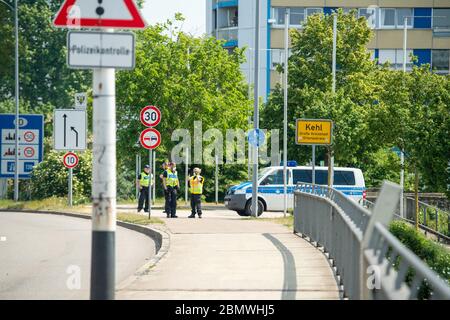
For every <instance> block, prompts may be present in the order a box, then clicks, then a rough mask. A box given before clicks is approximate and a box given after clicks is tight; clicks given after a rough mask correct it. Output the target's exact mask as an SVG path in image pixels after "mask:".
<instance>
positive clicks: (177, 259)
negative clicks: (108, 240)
mask: <svg viewBox="0 0 450 320" xmlns="http://www.w3.org/2000/svg"><path fill="white" fill-rule="evenodd" d="M188 215H189V212H188V211H187V210H180V211H179V213H178V216H180V218H178V219H167V220H166V232H167V233H168V234H169V236H170V248H169V251H168V253H167V254H166V255H165V256H164V257H163V258H162V259H161V260H160V261H159V262H158V263H157V264H156V265H155V266H154V267H152V268H151V269H150V270H148V272H147V273H146V274H144V275H138V276H134V277H131V278H129V279H128V280H127V281H125V282H123V283H122V284H120V285H119V287H118V291H117V298H118V299H339V297H340V292H339V290H338V287H337V285H336V281H335V278H334V276H333V273H332V270H331V268H330V266H329V264H328V262H327V260H326V258H325V257H324V256H323V254H322V253H321V252H319V251H318V250H317V249H316V248H314V247H313V246H312V245H310V244H309V243H308V242H306V241H305V240H303V239H301V238H300V237H298V236H296V235H294V234H293V233H292V232H291V231H290V230H289V229H288V228H286V227H285V226H282V225H280V224H276V223H273V222H266V221H255V220H251V219H242V218H240V217H239V216H238V215H237V214H236V213H234V212H231V211H228V210H214V211H207V212H205V213H204V218H203V219H187V216H188ZM264 215H265V216H266V217H273V216H281V215H282V214H280V213H269V214H266V213H264ZM153 216H159V217H165V215H163V213H162V212H161V210H153ZM164 219H166V218H164Z"/></svg>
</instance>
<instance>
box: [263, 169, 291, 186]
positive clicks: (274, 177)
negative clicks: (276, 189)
mask: <svg viewBox="0 0 450 320" xmlns="http://www.w3.org/2000/svg"><path fill="white" fill-rule="evenodd" d="M286 173H287V174H288V173H289V171H288V172H286ZM283 183H284V182H283V170H275V171H273V172H272V173H270V174H269V175H268V176H267V177H265V178H264V180H263V181H261V185H268V184H283Z"/></svg>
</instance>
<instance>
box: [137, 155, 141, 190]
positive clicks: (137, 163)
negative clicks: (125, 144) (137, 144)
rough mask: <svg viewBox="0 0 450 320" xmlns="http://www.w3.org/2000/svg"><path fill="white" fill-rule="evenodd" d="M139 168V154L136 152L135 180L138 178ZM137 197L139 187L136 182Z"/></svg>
mask: <svg viewBox="0 0 450 320" xmlns="http://www.w3.org/2000/svg"><path fill="white" fill-rule="evenodd" d="M140 170H141V155H140V154H136V180H138V178H139V174H140V172H139V171H140ZM138 198H139V188H138V185H137V183H136V199H138Z"/></svg>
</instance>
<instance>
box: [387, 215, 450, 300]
mask: <svg viewBox="0 0 450 320" xmlns="http://www.w3.org/2000/svg"><path fill="white" fill-rule="evenodd" d="M389 230H390V231H391V232H392V234H394V235H395V236H396V237H397V238H398V239H399V240H400V241H401V242H402V243H403V244H404V245H405V246H406V247H408V249H410V250H411V251H412V252H414V253H415V254H416V255H417V256H418V257H419V258H420V259H421V260H423V261H424V262H425V263H426V264H427V265H428V266H429V267H430V268H431V269H432V270H434V271H435V272H436V273H437V274H438V275H439V276H440V277H441V278H442V279H444V280H445V281H447V283H449V284H450V252H449V251H448V250H447V249H446V248H444V247H442V246H441V245H439V244H437V243H435V242H434V241H432V240H430V239H427V238H426V237H425V235H423V234H422V233H421V232H420V231H417V230H416V229H415V228H414V227H413V226H411V225H409V224H408V223H406V222H403V221H394V222H392V223H391V225H390V226H389ZM430 290H431V289H430V288H429V285H428V284H426V285H422V286H421V288H420V290H419V297H423V298H427V297H429V295H430Z"/></svg>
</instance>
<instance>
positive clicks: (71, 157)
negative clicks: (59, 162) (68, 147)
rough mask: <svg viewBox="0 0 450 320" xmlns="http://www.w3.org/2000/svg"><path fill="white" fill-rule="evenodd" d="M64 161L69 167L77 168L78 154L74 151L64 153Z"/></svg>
mask: <svg viewBox="0 0 450 320" xmlns="http://www.w3.org/2000/svg"><path fill="white" fill-rule="evenodd" d="M63 163H64V166H65V167H66V168H68V169H72V168H75V167H76V166H77V165H78V156H77V155H76V154H75V153H73V152H67V153H66V154H65V155H64V158H63Z"/></svg>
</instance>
